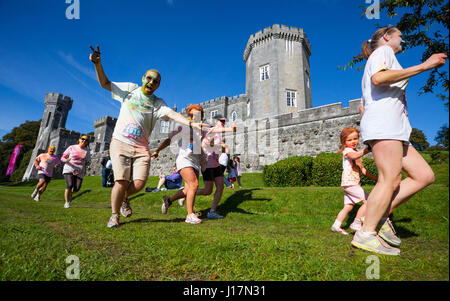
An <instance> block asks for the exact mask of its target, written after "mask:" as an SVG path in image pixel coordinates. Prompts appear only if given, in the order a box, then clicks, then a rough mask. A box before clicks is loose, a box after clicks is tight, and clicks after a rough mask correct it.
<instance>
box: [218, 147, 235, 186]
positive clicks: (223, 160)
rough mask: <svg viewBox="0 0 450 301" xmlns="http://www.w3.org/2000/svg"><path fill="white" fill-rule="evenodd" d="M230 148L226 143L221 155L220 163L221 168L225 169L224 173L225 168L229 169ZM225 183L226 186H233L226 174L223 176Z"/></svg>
mask: <svg viewBox="0 0 450 301" xmlns="http://www.w3.org/2000/svg"><path fill="white" fill-rule="evenodd" d="M228 149H229V148H228V146H227V145H224V146H223V147H222V153H221V154H220V156H219V165H220V168H221V169H223V171H222V173H225V170H227V168H228V164H229V162H230V155H229V154H228ZM223 183H224V184H225V186H226V187H228V188H233V187H232V185H231V183H230V182H229V181H228V179H227V178H226V177H225V175H224V176H223Z"/></svg>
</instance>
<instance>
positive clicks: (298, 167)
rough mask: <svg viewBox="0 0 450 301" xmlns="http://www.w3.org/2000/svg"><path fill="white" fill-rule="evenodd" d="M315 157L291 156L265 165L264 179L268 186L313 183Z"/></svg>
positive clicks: (306, 184)
mask: <svg viewBox="0 0 450 301" xmlns="http://www.w3.org/2000/svg"><path fill="white" fill-rule="evenodd" d="M312 164H313V158H312V157H307V156H300V157H291V158H287V159H284V160H281V161H278V162H277V163H275V164H272V165H267V166H264V170H263V180H264V185H266V186H308V185H311V184H312V181H311V180H312V175H311V170H312Z"/></svg>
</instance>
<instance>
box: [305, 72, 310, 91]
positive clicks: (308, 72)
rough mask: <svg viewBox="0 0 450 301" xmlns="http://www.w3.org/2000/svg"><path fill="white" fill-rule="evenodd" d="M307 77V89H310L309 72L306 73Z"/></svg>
mask: <svg viewBox="0 0 450 301" xmlns="http://www.w3.org/2000/svg"><path fill="white" fill-rule="evenodd" d="M305 77H306V87H308V88H309V85H310V83H309V72H308V71H306V72H305Z"/></svg>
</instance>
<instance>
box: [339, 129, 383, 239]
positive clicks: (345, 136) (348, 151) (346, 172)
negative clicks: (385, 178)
mask: <svg viewBox="0 0 450 301" xmlns="http://www.w3.org/2000/svg"><path fill="white" fill-rule="evenodd" d="M340 140H341V147H340V149H339V152H340V153H342V155H343V159H342V168H343V170H342V179H341V187H342V189H343V190H344V208H343V209H342V210H341V211H340V212H339V214H338V216H337V217H336V220H335V221H334V224H333V226H332V227H331V231H333V232H337V233H341V234H344V235H348V233H347V232H346V231H345V230H344V229H342V228H341V224H342V222H343V221H344V220H345V218H346V217H347V215H348V214H349V213H350V211H352V209H353V206H354V205H355V204H357V203H359V202H361V201H362V202H363V205H362V206H361V207H360V208H359V210H358V212H357V213H356V217H355V220H354V221H353V223H352V224H351V225H350V229H352V230H353V231H358V230H360V229H361V227H362V220H361V218H363V217H364V215H365V212H366V200H367V194H366V192H365V191H364V189H363V188H362V187H361V185H360V173H362V174H363V175H365V176H366V177H369V178H371V179H372V180H374V181H378V178H377V177H375V176H374V175H372V174H371V173H370V172H369V171H368V170H367V169H365V168H364V166H363V164H362V160H361V158H362V157H363V156H364V155H366V154H368V153H369V152H370V150H369V148H368V147H366V148H364V149H362V150H359V151H358V150H356V148H357V147H358V144H359V131H358V130H357V129H355V128H352V127H348V128H345V129H343V130H342V132H341V135H340Z"/></svg>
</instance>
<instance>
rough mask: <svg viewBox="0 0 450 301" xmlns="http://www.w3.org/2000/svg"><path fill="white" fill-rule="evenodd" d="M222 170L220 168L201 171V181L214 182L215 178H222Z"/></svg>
mask: <svg viewBox="0 0 450 301" xmlns="http://www.w3.org/2000/svg"><path fill="white" fill-rule="evenodd" d="M224 171H225V169H223V168H222V167H221V166H218V167H214V168H207V169H205V171H202V175H203V181H214V179H215V178H218V177H223V172H224Z"/></svg>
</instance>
